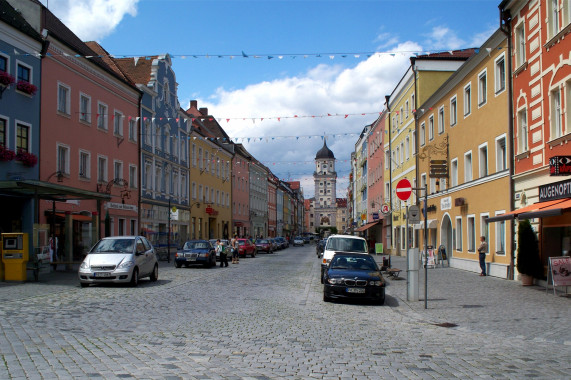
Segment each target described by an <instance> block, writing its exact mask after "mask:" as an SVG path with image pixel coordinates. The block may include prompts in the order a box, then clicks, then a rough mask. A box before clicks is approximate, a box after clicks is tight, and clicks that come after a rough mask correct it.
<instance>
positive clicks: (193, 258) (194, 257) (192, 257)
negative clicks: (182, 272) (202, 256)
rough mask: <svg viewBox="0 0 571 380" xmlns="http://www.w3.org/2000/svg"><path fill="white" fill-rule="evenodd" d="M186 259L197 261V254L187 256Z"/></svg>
mask: <svg viewBox="0 0 571 380" xmlns="http://www.w3.org/2000/svg"><path fill="white" fill-rule="evenodd" d="M186 261H196V256H191V257H187V258H186Z"/></svg>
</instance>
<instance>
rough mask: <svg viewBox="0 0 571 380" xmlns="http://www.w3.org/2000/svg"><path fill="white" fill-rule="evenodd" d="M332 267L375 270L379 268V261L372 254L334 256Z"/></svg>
mask: <svg viewBox="0 0 571 380" xmlns="http://www.w3.org/2000/svg"><path fill="white" fill-rule="evenodd" d="M331 269H351V270H364V271H374V270H378V267H377V263H375V260H374V259H373V258H372V257H370V256H364V257H345V256H340V257H334V258H333V260H331Z"/></svg>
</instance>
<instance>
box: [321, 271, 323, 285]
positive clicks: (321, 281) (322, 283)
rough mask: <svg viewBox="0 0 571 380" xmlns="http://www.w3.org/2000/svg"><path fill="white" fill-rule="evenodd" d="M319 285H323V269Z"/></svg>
mask: <svg viewBox="0 0 571 380" xmlns="http://www.w3.org/2000/svg"><path fill="white" fill-rule="evenodd" d="M321 283H322V284H323V269H322V270H321Z"/></svg>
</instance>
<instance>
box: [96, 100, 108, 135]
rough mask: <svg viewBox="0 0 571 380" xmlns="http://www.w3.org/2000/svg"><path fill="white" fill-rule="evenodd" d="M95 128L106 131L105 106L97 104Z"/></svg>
mask: <svg viewBox="0 0 571 380" xmlns="http://www.w3.org/2000/svg"><path fill="white" fill-rule="evenodd" d="M97 128H100V129H103V130H107V128H108V127H107V106H106V105H105V104H103V103H99V104H97Z"/></svg>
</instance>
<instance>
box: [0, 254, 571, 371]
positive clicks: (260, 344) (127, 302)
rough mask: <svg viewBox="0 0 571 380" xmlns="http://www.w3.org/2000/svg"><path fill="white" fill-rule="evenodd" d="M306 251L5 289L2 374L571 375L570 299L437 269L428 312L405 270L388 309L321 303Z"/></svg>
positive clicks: (0, 310) (391, 287) (64, 276)
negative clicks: (128, 279) (155, 273)
mask: <svg viewBox="0 0 571 380" xmlns="http://www.w3.org/2000/svg"><path fill="white" fill-rule="evenodd" d="M314 252H315V250H314V247H313V246H305V247H296V248H294V247H291V248H288V249H287V250H284V251H279V253H277V254H273V255H258V256H256V258H247V259H241V260H240V263H239V264H237V265H232V264H230V266H229V267H228V268H219V267H216V268H211V269H204V268H198V267H197V268H181V269H175V268H174V266H173V265H172V264H167V263H161V268H160V273H159V281H157V282H156V283H151V282H149V281H148V280H143V281H141V284H140V285H139V287H138V288H129V287H111V286H97V287H89V288H85V289H82V288H80V287H79V285H78V282H77V279H76V274H75V273H62V272H58V273H55V274H54V273H52V274H47V275H44V276H42V277H41V278H40V282H38V283H33V282H28V283H24V284H7V283H0V379H12V378H13V379H27V378H31V379H70V378H76V379H85V378H95V379H97V378H101V379H125V378H136V379H308V378H318V379H379V378H383V379H384V378H398V379H403V378H404V379H406V378H410V379H433V378H437V379H441V378H509V379H521V378H526V377H527V378H531V377H533V378H545V379H564V378H565V379H568V378H570V376H571V364H570V360H569V358H570V356H571V355H570V354H571V333H570V329H569V328H568V326H569V318H570V316H571V313H570V305H571V299H570V298H566V297H561V296H554V295H553V294H552V293H549V294H546V293H545V290H544V289H542V288H539V287H532V288H527V287H525V288H524V287H522V286H521V285H519V283H517V282H511V281H506V280H502V279H497V278H492V277H480V276H478V275H477V274H475V273H470V272H464V271H460V270H457V269H452V268H437V269H430V270H429V274H428V276H429V286H428V301H427V303H428V309H426V310H425V309H424V302H423V300H421V301H420V302H407V301H406V273H404V272H403V274H401V277H402V279H388V280H387V282H388V286H387V302H386V304H385V306H374V305H366V304H365V305H364V304H359V303H352V302H351V303H335V302H334V303H324V302H323V301H322V285H321V284H320V281H319V272H320V271H319V261H318V260H317V259H316V256H315V253H314ZM393 266H394V267H399V268H401V269H405V261H404V258H394V259H393ZM421 273H423V272H422V271H421ZM420 283H421V291H420V293H421V298H423V294H424V287H423V284H424V277H423V276H421V281H420ZM454 325H455V327H451V326H454ZM443 326H449V327H443Z"/></svg>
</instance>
